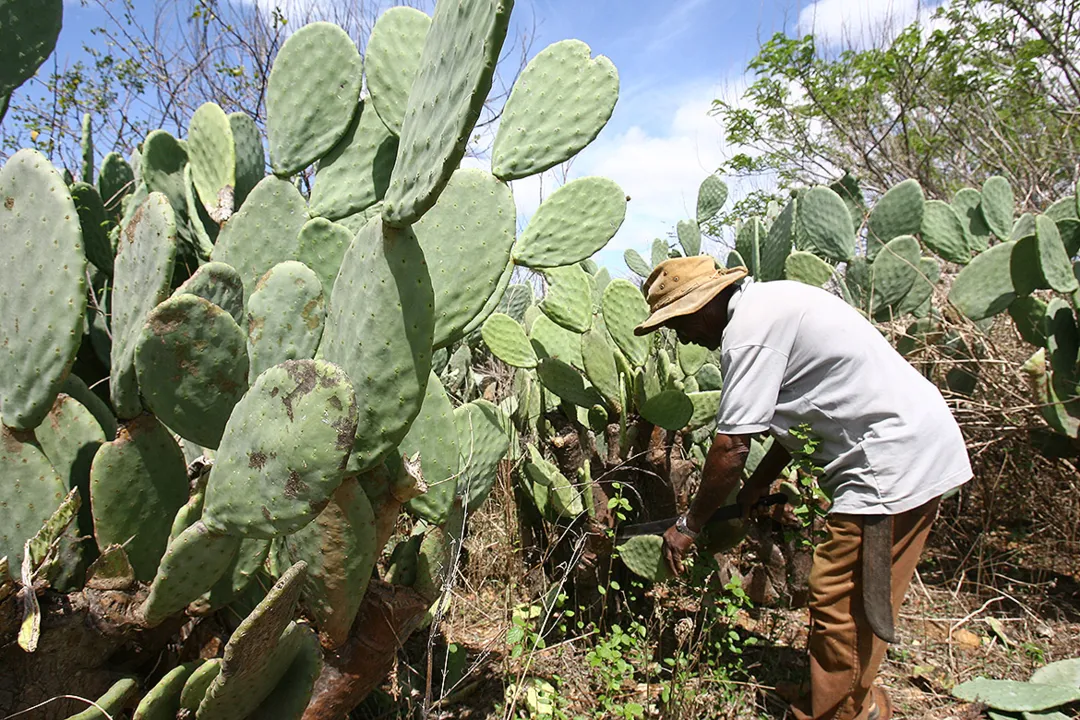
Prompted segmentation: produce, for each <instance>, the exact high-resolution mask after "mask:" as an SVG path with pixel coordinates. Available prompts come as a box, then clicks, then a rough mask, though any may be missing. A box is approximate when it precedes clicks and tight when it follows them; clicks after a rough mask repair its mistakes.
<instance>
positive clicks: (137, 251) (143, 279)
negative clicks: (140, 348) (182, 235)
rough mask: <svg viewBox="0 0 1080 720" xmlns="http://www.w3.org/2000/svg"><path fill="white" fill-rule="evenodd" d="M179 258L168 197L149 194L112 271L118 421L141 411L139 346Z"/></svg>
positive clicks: (166, 294) (113, 381)
mask: <svg viewBox="0 0 1080 720" xmlns="http://www.w3.org/2000/svg"><path fill="white" fill-rule="evenodd" d="M175 258H176V219H175V215H174V214H173V211H172V208H171V207H170V206H169V201H168V199H167V198H166V197H165V196H164V195H162V194H161V193H157V192H155V193H150V196H149V197H147V199H146V201H145V202H144V203H143V204H142V205H141V206H140V207H139V209H138V210H137V211H136V212H135V215H134V217H133V218H132V221H131V223H130V224H129V225H128V226H127V227H126V228H125V229H124V231H123V233H122V234H121V236H120V246H119V248H118V249H117V253H116V263H115V265H114V266H113V283H114V284H113V294H112V321H111V328H112V369H111V372H110V391H111V393H112V403H113V408H115V410H116V414H117V416H118V417H121V418H132V417H135V416H136V415H138V414H139V412H141V410H142V405H141V403H140V402H139V395H138V383H137V381H136V375H135V347H136V345H137V344H138V342H139V338H140V337H141V336H142V327H143V323H144V322H145V320H146V317H147V315H149V314H150V311H151V310H153V309H154V308H155V307H157V306H158V304H160V303H161V302H163V301H164V300H165V299H166V298H167V297H169V285H170V283H171V281H172V269H173V260H174V259H175Z"/></svg>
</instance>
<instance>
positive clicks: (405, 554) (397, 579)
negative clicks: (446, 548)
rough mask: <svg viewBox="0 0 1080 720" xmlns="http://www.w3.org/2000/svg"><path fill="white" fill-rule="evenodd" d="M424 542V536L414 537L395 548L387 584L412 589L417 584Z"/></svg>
mask: <svg viewBox="0 0 1080 720" xmlns="http://www.w3.org/2000/svg"><path fill="white" fill-rule="evenodd" d="M423 540H424V538H423V536H422V535H412V536H410V537H408V538H406V539H404V540H402V541H401V542H399V543H398V544H397V545H395V546H394V549H393V550H392V551H391V552H390V558H389V560H388V562H387V568H386V580H387V582H389V583H391V584H393V585H404V586H406V587H412V584H413V583H414V582H416V565H417V559H418V557H419V555H420V543H421V542H423Z"/></svg>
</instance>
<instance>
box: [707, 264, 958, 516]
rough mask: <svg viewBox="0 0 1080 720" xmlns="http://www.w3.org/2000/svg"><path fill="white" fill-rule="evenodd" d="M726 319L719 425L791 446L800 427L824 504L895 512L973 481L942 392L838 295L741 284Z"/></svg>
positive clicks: (783, 284) (780, 284) (796, 286)
mask: <svg viewBox="0 0 1080 720" xmlns="http://www.w3.org/2000/svg"><path fill="white" fill-rule="evenodd" d="M728 317H729V321H728V325H727V328H726V329H725V330H724V336H723V341H722V343H721V370H722V372H723V377H724V388H723V395H722V398H721V401H720V411H719V413H718V415H717V421H718V425H717V432H719V433H725V434H728V435H746V434H752V433H759V432H764V431H769V432H771V433H772V434H773V435H774V436H775V437H776V439H777V441H778V442H780V443H781V445H783V446H784V447H785V448H787V449H788V450H792V449H794V448H796V447H800V448H801V447H802V444H801V443H800V442H799V441H797V440H795V439H794V438H792V437H791V435H790V434H789V431H790V430H791V429H792V428H795V427H798V426H799V425H802V424H807V425H809V426H810V432H811V434H812V435H813V436H814V437H816V438H818V439H820V445H819V446H818V450H817V453H816V455H815V460H817V461H818V462H821V463H822V465H823V467H824V475H823V477H822V478H821V480H820V482H821V486H822V489H823V490H824V491H825V492H826V493H827V494H828V495H829V496H830V497H832V500H833V504H832V512H837V513H850V514H862V515H895V514H899V513H902V512H904V511H906V510H911V509H913V508H916V507H919V506H920V505H922V504H923V503H925V502H927V501H928V500H931V499H933V498H935V497H937V496H938V495H941V494H942V493H944V492H946V491H947V490H950V489H952V488H954V487H957V486H958V485H962V484H963V483H965V482H967V481H968V480H969V479H970V478H971V464H970V462H969V461H968V455H967V449H966V448H965V446H964V438H963V436H962V435H961V434H960V428H959V427H958V426H957V424H956V421H955V420H954V419H953V416H952V413H950V412H949V408H948V406H947V405H946V404H945V400H944V399H943V398H942V397H941V393H939V392H938V390H937V388H936V387H934V385H933V384H932V383H931V382H930V381H929V380H927V379H926V378H924V377H923V376H922V375H920V374H919V372H918V371H917V370H915V368H913V367H912V366H911V365H910V364H908V362H907V361H906V360H904V358H903V357H902V356H901V355H900V354H899V353H897V352H896V350H894V349H893V347H892V346H891V345H890V344H889V342H888V341H887V340H886V339H885V338H884V337H883V336H882V335H881V334H880V333H879V332H878V331H877V330H876V329H875V328H874V326H873V325H871V324H870V323H869V322H868V321H867V320H866V319H864V318H863V317H862V316H861V315H859V313H858V312H857V311H856V310H855V309H854V308H852V307H850V306H849V305H848V304H847V303H845V302H844V301H843V300H841V299H840V298H838V297H836V296H834V295H831V294H830V293H828V292H826V291H825V290H821V289H819V288H815V287H811V286H809V285H804V284H803V283H799V282H792V281H786V280H782V281H777V282H769V283H754V282H752V281H744V282H743V284H742V286H741V287H740V288H739V289H738V290H736V292H735V295H734V296H733V297H732V299H731V301H730V303H729V305H728Z"/></svg>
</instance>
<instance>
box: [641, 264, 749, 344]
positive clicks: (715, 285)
mask: <svg viewBox="0 0 1080 720" xmlns="http://www.w3.org/2000/svg"><path fill="white" fill-rule="evenodd" d="M743 277H745V275H742V274H738V273H732V274H729V275H726V276H722V277H717V278H712V279H710V280H706V281H705V282H703V283H702V284H701V285H699V286H697V287H696V288H694V289H693V290H691V291H690V292H688V293H687V294H686V295H684V296H682V297H681V298H679V299H678V300H676V301H675V302H673V303H671V304H670V305H665V306H664V307H662V308H660V309H659V310H657V311H656V312H654V313H653V314H651V315H649V317H647V318H645V322H643V323H641V324H640V325H638V326H637V327H635V328H634V334H635V335H638V336H641V335H648V334H649V333H651V332H653V331H654V330H656V329H657V328H658V327H660V326H661V325H663V324H664V323H666V322H667V321H668V320H671V319H672V318H677V317H681V316H683V315H693V314H694V313H696V312H697V311H698V310H700V309H701V308H703V307H705V306H706V305H708V304H709V302H710V301H712V299H713V298H715V297H716V296H717V295H719V294H720V293H721V292H722V291H723V290H724V288H726V287H728V286H729V285H732V284H734V283H736V282H738V281H739V280H741V279H742V278H743Z"/></svg>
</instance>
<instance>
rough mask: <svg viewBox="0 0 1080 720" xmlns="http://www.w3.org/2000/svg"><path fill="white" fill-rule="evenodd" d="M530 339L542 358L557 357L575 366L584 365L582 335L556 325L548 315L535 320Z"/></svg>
mask: <svg viewBox="0 0 1080 720" xmlns="http://www.w3.org/2000/svg"><path fill="white" fill-rule="evenodd" d="M529 341H530V342H531V343H532V346H533V349H534V350H535V351H536V356H537V357H538V358H540V359H541V360H543V359H544V358H557V359H559V360H562V361H563V362H565V363H568V364H570V365H573V366H574V367H582V366H583V365H584V363H583V361H582V358H581V336H580V335H578V333H575V332H573V331H571V330H567V329H566V328H564V327H562V326H561V325H556V324H555V323H554V322H553V321H552V320H551V319H550V318H549V317H548V316H547V315H543V314H541V315H540V316H539V317H537V318H536V320H535V321H534V322H533V325H532V330H531V331H530V332H529Z"/></svg>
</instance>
